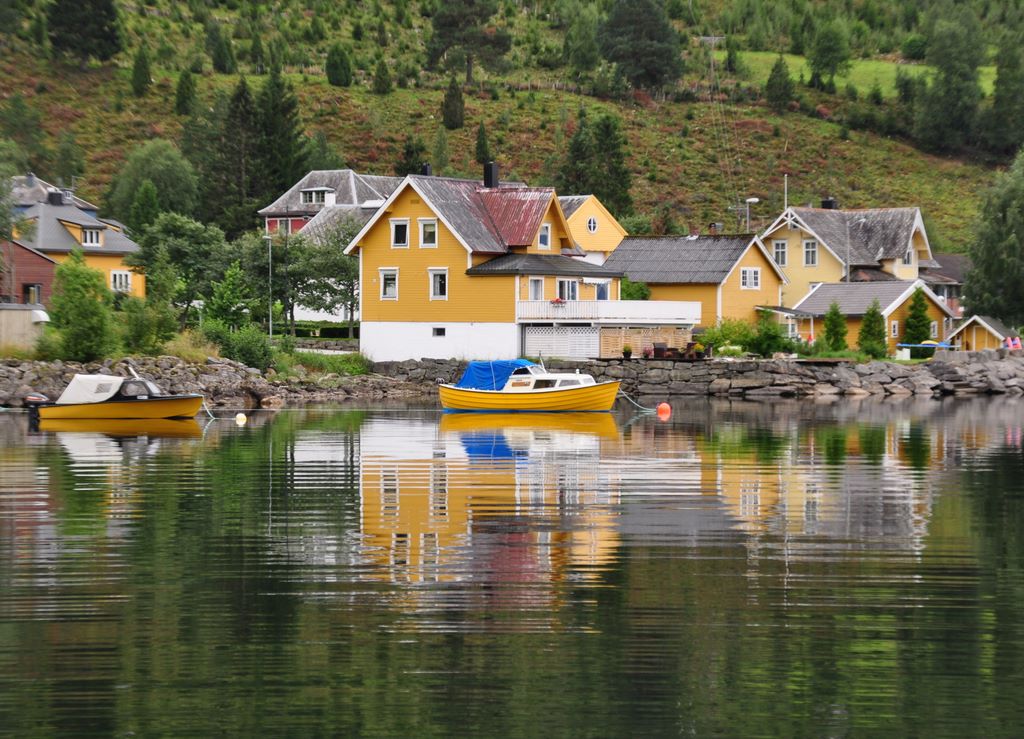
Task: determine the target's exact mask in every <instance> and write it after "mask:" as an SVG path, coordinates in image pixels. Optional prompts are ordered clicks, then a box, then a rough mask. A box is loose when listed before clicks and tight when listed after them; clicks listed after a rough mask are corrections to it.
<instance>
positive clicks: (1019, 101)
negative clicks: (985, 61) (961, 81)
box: [985, 34, 1024, 154]
mask: <svg viewBox="0 0 1024 739" xmlns="http://www.w3.org/2000/svg"><path fill="white" fill-rule="evenodd" d="M985 141H986V143H987V145H988V147H989V149H991V150H992V151H994V152H996V153H998V154H1009V153H1011V152H1013V151H1016V150H1017V149H1018V148H1019V147H1020V145H1021V143H1024V62H1022V58H1021V51H1020V47H1019V45H1018V43H1017V41H1016V39H1014V38H1013V36H1011V35H1010V34H1006V35H1005V36H1004V38H1003V42H1002V43H1001V44H1000V45H999V52H998V54H996V82H995V89H994V90H993V93H992V110H991V113H990V114H989V116H988V119H987V122H986V126H985Z"/></svg>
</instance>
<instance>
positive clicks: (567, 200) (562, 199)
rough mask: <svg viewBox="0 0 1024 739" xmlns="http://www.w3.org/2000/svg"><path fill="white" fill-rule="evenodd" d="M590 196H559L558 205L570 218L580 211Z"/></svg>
mask: <svg viewBox="0 0 1024 739" xmlns="http://www.w3.org/2000/svg"><path fill="white" fill-rule="evenodd" d="M589 197H590V196H589V195H559V196H558V204H559V205H560V206H562V212H563V213H565V217H566V218H569V217H571V216H572V214H573V213H575V212H576V211H577V210H579V209H580V206H581V205H583V204H584V203H585V202H587V198H589Z"/></svg>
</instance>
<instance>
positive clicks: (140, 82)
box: [132, 44, 152, 98]
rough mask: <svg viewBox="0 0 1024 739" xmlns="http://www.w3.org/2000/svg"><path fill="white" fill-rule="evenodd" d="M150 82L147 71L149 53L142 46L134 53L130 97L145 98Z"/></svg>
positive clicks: (144, 46)
mask: <svg viewBox="0 0 1024 739" xmlns="http://www.w3.org/2000/svg"><path fill="white" fill-rule="evenodd" d="M150 82H152V79H151V76H150V71H149V52H147V51H146V45H145V44H143V45H142V46H140V47H139V50H138V51H137V52H135V62H134V64H133V65H132V95H134V96H135V97H137V98H140V97H143V96H145V94H146V90H148V89H149V84H150Z"/></svg>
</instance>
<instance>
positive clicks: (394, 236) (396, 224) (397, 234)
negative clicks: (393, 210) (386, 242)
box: [391, 218, 409, 249]
mask: <svg viewBox="0 0 1024 739" xmlns="http://www.w3.org/2000/svg"><path fill="white" fill-rule="evenodd" d="M391 248H392V249H408V248H409V219H408V218H392V219H391Z"/></svg>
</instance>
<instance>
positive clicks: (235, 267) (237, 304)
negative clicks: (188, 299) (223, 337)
mask: <svg viewBox="0 0 1024 739" xmlns="http://www.w3.org/2000/svg"><path fill="white" fill-rule="evenodd" d="M252 297H253V296H252V294H251V293H250V290H249V283H248V281H247V280H246V276H245V274H244V273H243V272H242V266H241V264H240V263H239V262H238V261H237V260H236V261H234V262H232V263H231V266H230V267H228V269H227V271H226V272H225V273H224V279H222V280H220V281H219V282H214V283H213V292H212V294H211V295H210V297H209V299H208V300H207V301H206V304H205V306H204V309H205V312H206V317H208V318H209V319H211V320H214V321H223V322H224V323H226V324H227V325H228V326H230V327H231V328H232V329H238V328H240V327H241V326H242V325H244V324H245V323H247V322H248V321H249V313H250V304H251V300H252Z"/></svg>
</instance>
